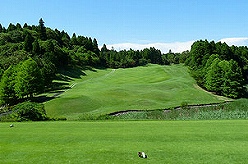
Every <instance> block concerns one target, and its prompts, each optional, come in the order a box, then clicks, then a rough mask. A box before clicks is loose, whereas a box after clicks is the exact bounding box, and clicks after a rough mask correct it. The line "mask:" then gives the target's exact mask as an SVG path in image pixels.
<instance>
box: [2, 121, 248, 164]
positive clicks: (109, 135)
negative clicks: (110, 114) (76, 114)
mask: <svg viewBox="0 0 248 164" xmlns="http://www.w3.org/2000/svg"><path fill="white" fill-rule="evenodd" d="M247 125H248V121H245V120H238V121H235V120H234V121H126V122H121V121H112V122H108V121H106V122H26V123H15V124H14V127H13V128H10V127H9V123H0V131H1V139H0V163H3V164H4V163H13V164H14V163H25V164H26V163H76V164H77V163H153V164H154V163H158V164H161V163H180V164H182V163H185V164H189V163H225V164H227V163H230V164H234V163H248V156H247V152H248V137H247V136H248V128H247ZM138 151H145V152H146V153H147V154H148V159H141V158H139V157H138V156H137V152H138Z"/></svg>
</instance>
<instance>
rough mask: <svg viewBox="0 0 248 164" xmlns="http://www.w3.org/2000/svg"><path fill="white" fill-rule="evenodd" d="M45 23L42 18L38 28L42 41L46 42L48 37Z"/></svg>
mask: <svg viewBox="0 0 248 164" xmlns="http://www.w3.org/2000/svg"><path fill="white" fill-rule="evenodd" d="M44 23H45V22H44V21H43V20H42V18H40V20H39V26H38V34H39V37H40V39H41V40H46V39H47V35H46V27H45V25H44Z"/></svg>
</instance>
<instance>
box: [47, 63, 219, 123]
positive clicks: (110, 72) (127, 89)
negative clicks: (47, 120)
mask: <svg viewBox="0 0 248 164" xmlns="http://www.w3.org/2000/svg"><path fill="white" fill-rule="evenodd" d="M84 74H85V76H81V78H73V80H71V81H70V85H71V89H68V90H65V92H64V93H62V94H61V95H59V96H58V97H56V98H55V99H53V100H50V101H48V102H46V103H45V109H46V111H47V113H48V115H49V116H51V117H58V116H59V117H61V116H62V117H66V118H67V119H69V120H78V119H80V117H83V115H85V113H90V114H96V115H100V114H107V113H110V112H115V111H121V110H131V109H135V110H151V109H164V108H169V107H174V106H179V105H180V104H181V103H182V102H187V103H188V104H202V103H213V102H220V101H223V98H222V97H217V96H214V95H212V94H210V93H208V92H205V91H204V90H202V89H201V88H199V87H197V85H196V82H195V80H194V79H193V78H192V77H191V76H190V75H189V73H188V69H187V67H185V66H183V65H171V66H161V65H148V66H145V67H135V68H128V69H97V70H86V71H84Z"/></svg>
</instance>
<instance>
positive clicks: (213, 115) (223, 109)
mask: <svg viewBox="0 0 248 164" xmlns="http://www.w3.org/2000/svg"><path fill="white" fill-rule="evenodd" d="M108 119H116V120H237V119H248V99H239V100H235V101H233V102H229V103H225V104H219V105H217V106H215V105H214V106H199V107H196V106H195V107H190V106H184V107H182V108H181V109H170V110H169V109H168V110H154V111H139V112H137V111H135V112H124V113H119V114H116V115H114V116H109V117H108Z"/></svg>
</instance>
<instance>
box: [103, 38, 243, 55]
mask: <svg viewBox="0 0 248 164" xmlns="http://www.w3.org/2000/svg"><path fill="white" fill-rule="evenodd" d="M195 41H196V40H195ZM195 41H186V42H172V43H118V44H108V45H107V48H108V49H112V48H114V49H115V50H117V51H120V50H124V49H125V50H129V49H130V48H131V49H133V50H143V49H144V48H150V47H155V48H156V49H159V50H161V52H162V53H168V52H169V50H171V51H172V52H175V53H176V52H179V53H180V52H183V51H186V50H190V48H191V45H192V44H193V43H194V42H195ZM209 41H211V40H209ZM219 41H221V42H222V43H224V42H225V43H226V44H228V45H229V46H232V45H235V46H248V37H240V38H223V39H221V40H219Z"/></svg>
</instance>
